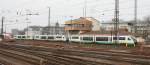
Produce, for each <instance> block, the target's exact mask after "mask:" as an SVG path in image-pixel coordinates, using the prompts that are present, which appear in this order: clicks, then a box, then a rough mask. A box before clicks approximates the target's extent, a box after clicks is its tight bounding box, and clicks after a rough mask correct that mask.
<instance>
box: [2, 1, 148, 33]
mask: <svg viewBox="0 0 150 65" xmlns="http://www.w3.org/2000/svg"><path fill="white" fill-rule="evenodd" d="M114 1H115V0H87V17H94V18H96V19H98V20H100V21H103V22H106V21H108V20H112V18H113V17H114ZM84 3H85V0H0V16H4V17H5V23H6V24H9V25H7V26H6V28H7V31H8V32H10V29H12V28H19V29H23V28H24V27H27V23H26V22H31V23H29V25H41V26H46V25H47V23H48V22H47V21H48V7H51V24H52V25H53V24H54V23H56V22H59V23H61V24H63V23H64V21H66V20H70V19H71V17H70V16H73V18H78V17H82V16H83V7H84ZM149 3H150V0H138V18H139V19H142V18H143V17H145V16H148V15H150V4H149ZM17 12H18V15H17ZM27 13H33V14H35V13H39V15H33V16H26V15H25V14H27ZM27 18H28V19H29V20H27ZM120 19H123V20H133V19H134V0H120Z"/></svg>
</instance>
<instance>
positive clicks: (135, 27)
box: [134, 0, 137, 33]
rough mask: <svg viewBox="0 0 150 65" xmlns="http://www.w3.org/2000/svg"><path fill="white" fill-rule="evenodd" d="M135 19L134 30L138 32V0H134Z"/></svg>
mask: <svg viewBox="0 0 150 65" xmlns="http://www.w3.org/2000/svg"><path fill="white" fill-rule="evenodd" d="M134 1H135V2H134V7H135V9H134V21H135V24H134V32H135V33H136V32H137V0H134Z"/></svg>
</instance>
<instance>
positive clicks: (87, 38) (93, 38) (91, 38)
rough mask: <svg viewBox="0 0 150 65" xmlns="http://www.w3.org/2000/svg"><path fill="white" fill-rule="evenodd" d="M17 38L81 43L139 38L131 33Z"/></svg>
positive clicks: (17, 37)
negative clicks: (130, 34)
mask: <svg viewBox="0 0 150 65" xmlns="http://www.w3.org/2000/svg"><path fill="white" fill-rule="evenodd" d="M14 39H16V40H50V41H70V42H80V43H96V44H114V43H116V41H117V42H118V43H119V44H136V43H137V40H136V38H135V37H134V36H129V35H120V36H117V37H115V36H112V35H70V36H65V35H34V36H31V35H28V36H27V35H15V36H14Z"/></svg>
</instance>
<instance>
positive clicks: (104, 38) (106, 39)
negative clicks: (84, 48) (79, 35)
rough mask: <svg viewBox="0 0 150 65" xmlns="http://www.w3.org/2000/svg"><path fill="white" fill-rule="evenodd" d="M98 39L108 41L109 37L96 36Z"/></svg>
mask: <svg viewBox="0 0 150 65" xmlns="http://www.w3.org/2000/svg"><path fill="white" fill-rule="evenodd" d="M96 41H108V37H96Z"/></svg>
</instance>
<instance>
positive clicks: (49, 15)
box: [48, 7, 51, 27]
mask: <svg viewBox="0 0 150 65" xmlns="http://www.w3.org/2000/svg"><path fill="white" fill-rule="evenodd" d="M48 10H49V11H48V12H49V14H48V26H49V27H50V17H51V8H50V7H48Z"/></svg>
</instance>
